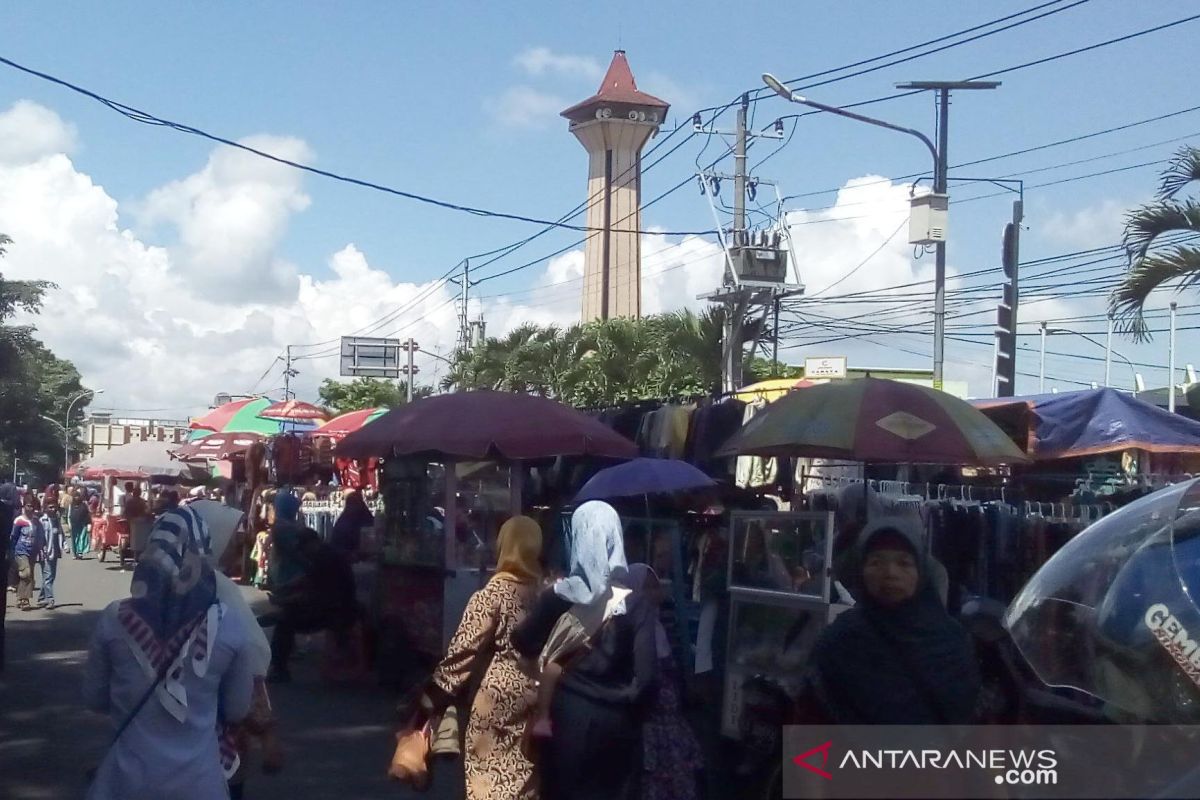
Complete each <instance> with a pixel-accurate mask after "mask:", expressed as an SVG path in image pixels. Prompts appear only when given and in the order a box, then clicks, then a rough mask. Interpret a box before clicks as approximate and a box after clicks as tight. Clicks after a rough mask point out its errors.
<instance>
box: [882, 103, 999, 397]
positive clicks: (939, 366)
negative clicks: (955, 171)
mask: <svg viewBox="0 0 1200 800" xmlns="http://www.w3.org/2000/svg"><path fill="white" fill-rule="evenodd" d="M999 85H1000V83H999V82H998V81H913V82H911V83H899V84H896V88H897V89H909V90H913V89H917V90H921V89H925V90H928V89H931V90H933V91H935V92H937V108H938V130H937V148H936V151H935V152H934V168H933V193H934V194H935V195H942V196H943V197H944V196H946V194H947V192H946V177H947V175H946V173H947V172H948V171H949V166H948V165H949V163H950V152H949V150H950V90H951V89H995V88H996V87H997V86H999ZM945 354H946V241H945V239H944V238H943V239H942V240H941V241H938V242H936V243H935V244H934V292H933V388H935V389H938V390H939V391H940V390H941V388H942V372H943V365H944V364H945V360H946V355H945Z"/></svg>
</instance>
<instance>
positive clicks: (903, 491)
mask: <svg viewBox="0 0 1200 800" xmlns="http://www.w3.org/2000/svg"><path fill="white" fill-rule="evenodd" d="M809 480H816V481H822V482H823V483H825V484H827V485H828V484H832V485H833V486H839V487H840V486H850V485H858V484H861V483H862V482H863V479H862V478H847V477H843V476H839V475H809V474H802V475H801V483H802V488H803V490H804V491H805V492H807V491H810V490H809V489H808V487H807V485H804V484H805V482H806V481H809ZM867 485H868V486H869V487H870V488H871V489H872V490H873V491H875V492H877V493H879V494H881V495H887V496H897V495H900V496H909V497H918V498H923V499H925V500H927V501H928V500H958V501H959V502H962V503H985V502H997V501H998V502H1001V503H1007V504H1011V503H1013V502H1015V500H1014V498H1013V494H1014V492H1013V491H1012V490H1011V489H1010V488H1009V487H1007V486H971V485H969V484H948V483H910V482H908V481H888V480H875V479H873V478H872V479H868V480H867Z"/></svg>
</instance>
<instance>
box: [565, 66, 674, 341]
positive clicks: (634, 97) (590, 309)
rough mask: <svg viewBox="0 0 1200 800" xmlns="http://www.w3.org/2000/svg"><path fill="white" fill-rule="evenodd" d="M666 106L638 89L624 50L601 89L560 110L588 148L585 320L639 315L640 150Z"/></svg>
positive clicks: (640, 250) (640, 260)
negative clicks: (564, 109)
mask: <svg viewBox="0 0 1200 800" xmlns="http://www.w3.org/2000/svg"><path fill="white" fill-rule="evenodd" d="M669 107H670V106H669V105H668V104H667V103H665V102H663V101H662V100H659V99H658V98H657V97H653V96H652V95H648V94H646V93H645V92H641V91H638V88H637V82H636V81H635V80H634V79H633V73H632V72H630V71H629V62H628V61H626V60H625V51H624V50H618V51H616V52H615V53H613V59H612V63H611V64H609V65H608V72H607V73H605V75H604V81H603V82H602V83H601V84H600V89H599V91H597V92H596V94H594V95H593V96H591V97H589V98H588V99H587V100H584V101H583V102H582V103H579V104H578V105H574V106H571V107H570V108H568V109H567V110H566V111H564V112H562V115H563V116H564V117H566V118H567V119H568V120H570V123H571V124H570V130H571V133H573V134H575V138H576V139H578V140H579V143H580V144H582V145H583V146H584V148H585V149H586V150H587V151H588V206H587V227H588V229H589V230H588V235H587V243H586V244H585V245H584V251H583V252H584V256H583V261H584V267H583V314H582V321H583V322H591V321H592V320H596V319H609V318H611V317H633V318H637V317H640V316H641V313H642V248H641V241H640V239H639V237H638V234H637V231H639V230H641V227H642V212H641V202H642V147H643V146H644V145H645V144H646V141H647V140H649V139H650V137H651V136H653V135H654V134H656V133H657V132H658V126H659V125H661V124H662V123H663V120H665V119H666V116H667V109H668V108H669Z"/></svg>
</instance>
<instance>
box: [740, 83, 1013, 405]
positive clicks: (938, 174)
mask: <svg viewBox="0 0 1200 800" xmlns="http://www.w3.org/2000/svg"><path fill="white" fill-rule="evenodd" d="M762 79H763V83H765V84H766V85H767V86H768V87H769V88H770V89H771V90H772V91H774V92H775V93H776V94H778V95H779V96H780V97H782V98H783V99H785V100H788V101H790V102H793V103H799V104H800V105H803V106H808V107H810V108H815V109H816V110H818V111H825V112H828V113H830V114H836V115H837V116H839V117H846V118H847V119H853V120H857V121H858V122H865V123H867V124H868V125H874V126H876V127H879V128H887V129H888V130H892V131H896V132H898V133H904V134H907V135H909V136H912V137H915V138H917V139H920V140H921V143H922V144H924V145H925V147H926V148H927V149H928V150H929V155H930V156H932V157H933V191H934V193H935V194H941V195H945V194H946V193H947V191H946V183H947V172H948V171H949V167H948V165H949V161H948V159H949V149H950V148H949V143H950V91H951V90H952V89H995V88H996V87H997V86H999V85H1000V82H999V81H914V82H912V83H902V84H897V85H896V88H897V89H909V90H917V91H925V90H933V91H936V92H937V93H938V134H937V135H938V143H937V144H936V145H935V144H934V143H933V142H932V141H931V140H930V138H929V137H928V136H926V135H925V134H923V133H921V132H920V131H918V130H916V129H915V128H906V127H904V126H902V125H894V124H892V123H891V122H886V121H884V120H881V119H876V118H874V117H868V116H866V115H865V114H858V113H856V112H854V111H848V110H847V109H844V108H838V107H837V106H830V105H826V104H825V103H818V102H817V101H815V100H809V99H808V98H807V97H804V96H802V95H799V94H796V93H795V92H793V91H792V90H791V89H789V88H788V87H787V85H786V84H785V83H784V82H783V81H781V80H779V79H778V78H776V77H775V76H774V75H772V74H771V73H769V72H764V73H763V76H762ZM934 259H935V267H934V293H933V388H935V389H941V388H942V379H943V365H944V364H945V347H946V242H945V241H941V242H938V243H937V244H936V246H935V250H934Z"/></svg>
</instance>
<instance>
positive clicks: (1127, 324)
mask: <svg viewBox="0 0 1200 800" xmlns="http://www.w3.org/2000/svg"><path fill="white" fill-rule="evenodd" d="M1197 181H1200V149H1198V148H1195V147H1190V146H1189V147H1184V148H1181V149H1180V150H1179V152H1177V153H1176V154H1175V157H1174V158H1172V159H1171V163H1170V164H1169V165H1168V166H1167V168H1166V169H1165V170H1164V171H1163V174H1162V179H1161V181H1160V182H1159V185H1158V191H1157V193H1156V194H1155V200H1154V202H1152V203H1148V204H1146V205H1144V206H1142V207H1141V208H1138V209H1136V210H1134V211H1132V212H1130V213H1129V215H1128V216H1127V217H1126V219H1125V239H1124V245H1125V249H1126V251H1127V252H1128V253H1129V259H1130V263H1129V271H1128V273H1127V274H1126V275H1125V279H1124V280H1123V281H1122V282H1121V285H1120V286H1118V287H1117V288H1116V289H1115V290H1113V293H1112V297H1111V298H1109V308H1110V310H1111V311H1112V314H1113V316H1114V317H1115V318H1116V319H1118V320H1119V321H1120V323H1121V327H1122V329H1124V330H1126V331H1127V332H1129V333H1131V334H1133V336H1134V338H1136V339H1139V340H1143V341H1144V340H1146V339H1149V338H1150V336H1149V331H1148V329H1147V327H1146V319H1145V316H1144V310H1145V304H1146V301H1147V300H1148V299H1149V297H1150V293H1151V292H1153V291H1154V290H1155V289H1156V288H1158V287H1159V286H1161V285H1163V284H1165V283H1170V282H1172V281H1175V280H1178V281H1179V286H1178V290H1179V291H1182V290H1183V289H1186V288H1189V287H1193V286H1195V285H1196V284H1197V283H1200V248H1198V247H1196V246H1195V245H1193V244H1190V242H1192V241H1194V239H1195V237H1194V236H1184V237H1183V238H1180V237H1179V236H1172V238H1171V239H1169V240H1168V241H1166V242H1160V241H1159V240H1160V238H1161V237H1164V236H1169V235H1172V234H1185V235H1186V234H1197V233H1200V202H1197V200H1196V199H1195V198H1191V197H1188V198H1180V196H1179V195H1180V193H1181V192H1182V191H1183V190H1184V189H1185V188H1187V187H1188V186H1189V185H1191V184H1192V183H1194V182H1197ZM1155 248H1158V249H1155ZM1152 250H1153V252H1152Z"/></svg>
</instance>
